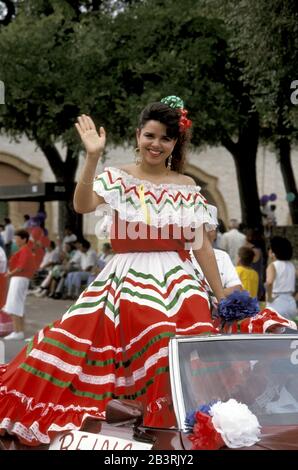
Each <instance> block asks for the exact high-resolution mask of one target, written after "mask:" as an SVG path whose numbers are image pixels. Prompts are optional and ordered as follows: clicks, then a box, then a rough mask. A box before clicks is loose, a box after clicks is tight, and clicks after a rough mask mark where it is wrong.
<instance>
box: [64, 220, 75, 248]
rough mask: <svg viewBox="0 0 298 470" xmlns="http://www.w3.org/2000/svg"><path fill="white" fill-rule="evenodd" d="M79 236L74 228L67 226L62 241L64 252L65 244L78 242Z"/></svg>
mask: <svg viewBox="0 0 298 470" xmlns="http://www.w3.org/2000/svg"><path fill="white" fill-rule="evenodd" d="M77 238H78V237H77V236H76V235H75V234H74V233H73V231H72V228H71V227H70V226H69V225H66V226H65V229H64V237H63V240H62V249H63V250H64V246H65V243H72V244H74V242H76V241H77Z"/></svg>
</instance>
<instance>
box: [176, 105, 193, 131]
mask: <svg viewBox="0 0 298 470" xmlns="http://www.w3.org/2000/svg"><path fill="white" fill-rule="evenodd" d="M180 112H181V116H180V119H179V129H180V131H181V132H185V131H186V129H189V128H190V127H191V126H192V121H191V120H190V119H188V118H187V117H186V116H187V113H188V111H187V109H183V108H181V110H180Z"/></svg>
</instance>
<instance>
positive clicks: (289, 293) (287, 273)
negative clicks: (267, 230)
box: [266, 237, 297, 319]
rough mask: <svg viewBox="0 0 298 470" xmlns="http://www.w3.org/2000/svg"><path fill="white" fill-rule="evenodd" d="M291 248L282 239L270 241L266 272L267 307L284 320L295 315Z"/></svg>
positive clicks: (293, 267) (285, 240) (277, 238)
mask: <svg viewBox="0 0 298 470" xmlns="http://www.w3.org/2000/svg"><path fill="white" fill-rule="evenodd" d="M292 254H293V248H292V245H291V243H290V241H289V240H288V239H287V238H284V237H273V238H272V239H271V241H270V249H269V259H270V264H269V265H268V267H267V271H266V301H267V307H270V308H273V309H274V310H276V311H277V313H279V314H280V315H283V316H284V317H286V318H290V319H291V318H293V317H295V316H296V314H297V307H296V301H295V298H294V294H295V277H296V273H295V266H294V264H293V263H292V262H291V261H290V260H291V258H292Z"/></svg>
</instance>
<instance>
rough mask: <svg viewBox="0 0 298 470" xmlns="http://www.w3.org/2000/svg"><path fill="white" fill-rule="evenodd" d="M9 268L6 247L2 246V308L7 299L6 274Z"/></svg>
mask: <svg viewBox="0 0 298 470" xmlns="http://www.w3.org/2000/svg"><path fill="white" fill-rule="evenodd" d="M6 269H7V257H6V254H5V251H4V249H3V248H2V247H1V246H0V309H1V307H3V305H4V303H5V299H6V286H7V278H6V276H5V273H6Z"/></svg>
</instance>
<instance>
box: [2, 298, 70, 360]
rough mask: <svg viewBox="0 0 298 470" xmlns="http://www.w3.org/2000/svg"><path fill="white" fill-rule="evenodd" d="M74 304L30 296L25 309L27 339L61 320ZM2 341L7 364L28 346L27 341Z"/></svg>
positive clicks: (68, 301) (67, 301)
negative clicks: (49, 324) (55, 321)
mask: <svg viewBox="0 0 298 470" xmlns="http://www.w3.org/2000/svg"><path fill="white" fill-rule="evenodd" d="M72 303H73V302H72V301H71V300H53V299H48V298H36V297H34V296H33V295H30V296H28V297H27V300H26V309H25V338H29V337H30V336H33V335H34V334H35V333H36V332H37V331H39V330H40V329H41V328H43V327H44V326H45V325H47V324H48V323H52V322H53V321H54V320H57V319H58V318H61V317H62V315H63V314H64V313H65V312H66V310H67V309H68V308H69V307H70V305H72ZM0 340H2V342H3V343H4V348H5V362H9V361H11V360H12V359H13V358H14V357H15V356H16V355H17V354H18V352H19V351H20V350H21V349H22V348H23V347H24V345H26V344H28V343H26V342H25V341H4V340H3V339H2V338H0Z"/></svg>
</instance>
